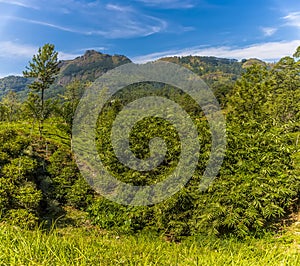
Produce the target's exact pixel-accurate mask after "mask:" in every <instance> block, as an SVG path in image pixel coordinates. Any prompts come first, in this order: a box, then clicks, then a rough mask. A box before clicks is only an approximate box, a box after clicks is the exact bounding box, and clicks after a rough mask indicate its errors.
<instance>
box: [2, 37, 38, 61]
mask: <svg viewBox="0 0 300 266" xmlns="http://www.w3.org/2000/svg"><path fill="white" fill-rule="evenodd" d="M37 50H38V48H37V47H35V46H32V45H27V44H18V43H15V42H11V41H2V42H0V58H1V57H3V58H8V57H10V58H14V57H18V58H20V57H21V58H30V57H31V56H32V55H33V54H35V53H36V52H37Z"/></svg>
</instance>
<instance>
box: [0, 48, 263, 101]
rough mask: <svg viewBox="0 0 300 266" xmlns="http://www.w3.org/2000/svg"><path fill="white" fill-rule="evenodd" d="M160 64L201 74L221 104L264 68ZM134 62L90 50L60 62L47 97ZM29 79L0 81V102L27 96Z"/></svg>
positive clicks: (179, 60) (227, 62)
mask: <svg viewBox="0 0 300 266" xmlns="http://www.w3.org/2000/svg"><path fill="white" fill-rule="evenodd" d="M159 60H163V61H168V62H172V63H175V64H179V65H182V66H184V67H187V68H189V69H190V70H192V71H193V72H195V73H196V74H198V75H199V76H200V77H201V78H202V79H203V80H204V81H205V82H206V83H207V84H208V85H209V86H210V87H211V88H212V90H213V91H214V92H215V94H216V97H217V98H218V99H219V100H220V101H222V99H223V98H224V96H225V95H226V94H227V93H228V92H229V91H230V90H231V89H232V86H233V84H234V82H235V80H237V79H238V78H239V77H240V75H241V74H242V73H243V71H245V69H246V68H247V67H249V66H250V65H252V64H254V63H259V64H265V63H264V62H263V61H260V60H258V59H249V60H242V61H241V62H239V61H238V60H235V59H226V58H217V57H212V56H184V57H176V56H175V57H165V58H161V59H159ZM130 62H131V60H130V59H129V58H128V57H126V56H124V55H109V54H103V53H100V52H97V51H94V50H88V51H86V52H85V54H84V55H82V56H79V57H76V58H75V59H73V60H62V61H60V62H59V67H60V73H59V75H58V77H57V80H56V82H55V84H54V85H53V86H52V88H50V89H49V90H47V92H46V96H47V97H55V96H56V95H57V94H58V93H62V91H63V90H64V87H65V86H66V85H67V84H68V83H70V82H72V81H74V80H80V81H84V82H85V81H91V82H93V81H94V80H96V79H97V78H98V77H99V76H101V75H102V74H103V73H105V72H107V71H109V70H111V69H113V68H115V67H118V66H120V65H123V64H126V63H130ZM30 82H31V80H30V79H27V78H24V77H19V76H9V77H5V78H2V79H0V99H1V98H2V97H3V96H4V95H5V94H6V93H7V92H8V91H9V90H13V91H16V92H17V93H18V95H19V97H20V98H21V99H25V98H26V95H27V94H28V88H27V85H28V84H29V83H30Z"/></svg>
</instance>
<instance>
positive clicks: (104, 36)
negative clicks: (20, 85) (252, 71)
mask: <svg viewBox="0 0 300 266" xmlns="http://www.w3.org/2000/svg"><path fill="white" fill-rule="evenodd" d="M45 43H52V44H54V45H55V48H56V50H57V51H59V59H61V60H66V59H73V58H75V57H77V56H80V55H82V54H84V52H85V51H86V50H91V49H93V50H96V51H99V52H102V53H108V54H121V55H126V56H127V57H129V58H130V59H131V60H132V61H133V62H136V63H144V62H147V61H151V60H155V59H157V58H160V57H164V56H175V55H176V56H185V55H200V56H217V57H226V58H235V59H238V60H241V59H243V58H253V57H255V58H259V59H262V60H266V61H271V62H273V61H276V60H278V59H279V58H280V57H283V56H288V55H292V54H293V53H294V52H295V50H296V48H297V47H298V46H299V45H300V1H299V0H248V1H246V0H198V1H196V0H173V1H172V0H132V1H122V0H85V1H84V0H47V1H46V0H0V77H4V76H7V75H12V74H14V75H21V74H22V71H23V70H25V67H26V65H28V62H29V61H30V60H31V58H32V56H33V55H34V54H36V53H37V51H38V48H39V47H41V46H43V45H44V44H45Z"/></svg>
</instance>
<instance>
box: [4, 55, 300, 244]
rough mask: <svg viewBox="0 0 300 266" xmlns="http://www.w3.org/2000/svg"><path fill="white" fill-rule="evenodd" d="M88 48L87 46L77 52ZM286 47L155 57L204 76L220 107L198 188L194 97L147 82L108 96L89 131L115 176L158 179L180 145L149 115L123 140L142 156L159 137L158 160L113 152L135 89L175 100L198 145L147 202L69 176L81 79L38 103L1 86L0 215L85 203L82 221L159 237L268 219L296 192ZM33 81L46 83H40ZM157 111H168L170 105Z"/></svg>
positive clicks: (59, 210) (298, 103)
mask: <svg viewBox="0 0 300 266" xmlns="http://www.w3.org/2000/svg"><path fill="white" fill-rule="evenodd" d="M41 51H42V50H40V52H41ZM52 52H54V51H52ZM89 56H92V57H89ZM98 56H99V55H96V54H95V53H91V52H89V53H87V54H86V55H85V59H86V60H87V61H89V60H91V58H95V57H98ZM294 56H295V57H294V58H293V57H285V58H282V59H281V60H280V61H279V62H278V63H276V64H274V65H273V66H270V65H267V64H263V63H261V61H257V60H252V61H251V62H248V63H247V61H243V62H237V61H235V60H227V59H217V58H197V57H196V58H195V57H185V58H173V59H172V58H171V59H167V60H168V61H174V60H175V61H176V63H179V64H183V65H184V66H187V67H189V68H190V69H192V70H193V71H195V72H197V73H198V74H201V75H202V76H203V77H206V79H207V80H210V81H213V82H211V83H210V84H211V86H212V88H213V89H214V91H215V93H216V95H217V97H218V98H219V99H220V100H221V101H222V102H221V103H222V106H223V107H224V115H225V116H226V123H227V125H226V127H227V128H226V130H227V142H228V144H227V150H226V156H225V160H224V163H223V165H222V168H221V170H220V173H219V175H218V176H217V178H216V179H215V180H214V182H213V183H212V184H211V186H210V187H209V189H208V190H206V191H200V190H199V184H200V183H201V179H202V175H203V172H204V170H205V167H206V163H207V160H208V158H209V156H210V149H211V133H210V129H209V126H208V122H207V120H206V118H205V116H204V114H203V112H202V110H201V109H200V108H199V107H198V106H197V104H196V103H195V101H194V100H193V99H192V98H191V97H189V96H188V95H186V94H185V93H183V91H181V90H180V89H178V88H174V87H171V86H169V85H165V84H160V83H150V82H148V83H147V82H145V83H139V84H133V85H131V86H129V87H127V88H124V89H123V90H121V91H120V92H119V93H117V94H116V95H114V96H113V98H112V99H111V100H110V101H109V102H108V103H107V104H106V105H105V107H104V108H103V110H102V112H101V114H100V115H99V119H98V123H97V138H96V141H97V148H98V152H99V156H100V158H101V159H102V161H103V163H104V165H105V167H106V168H107V169H108V170H109V171H110V172H111V173H112V174H113V175H115V176H116V177H117V178H119V179H120V180H122V181H123V182H127V183H130V184H134V185H149V184H154V183H156V182H159V181H161V180H163V179H165V178H166V177H168V175H169V173H170V172H172V171H173V170H174V168H175V167H176V165H177V163H178V160H179V156H180V152H181V143H180V138H179V136H178V133H177V132H176V128H175V127H174V126H173V125H172V124H171V123H170V122H168V121H165V120H163V119H161V118H155V117H149V118H145V119H142V120H141V121H139V122H138V123H137V124H136V125H135V126H134V127H133V128H132V131H131V134H130V139H129V142H130V149H131V150H132V152H133V153H134V155H135V156H136V157H137V158H139V159H144V158H147V157H149V154H150V149H149V142H150V141H151V139H153V138H154V137H161V138H163V139H164V141H165V143H166V146H167V153H166V156H165V158H164V160H163V161H162V163H161V164H160V165H159V166H158V167H156V168H154V169H153V170H151V171H148V172H147V171H144V172H139V171H136V170H133V169H130V168H129V167H126V166H124V165H123V164H122V163H120V162H119V160H118V158H117V157H116V155H115V153H114V150H113V147H112V144H111V139H110V134H111V128H112V125H113V122H114V120H115V118H116V116H117V115H118V113H119V112H120V111H121V110H122V109H123V107H124V106H126V105H127V104H128V103H130V102H132V101H134V100H136V99H139V98H141V97H145V96H161V97H166V98H168V99H170V100H172V101H174V102H176V103H178V104H179V105H180V106H181V107H182V108H184V109H185V111H186V112H187V113H188V114H189V116H190V117H191V119H192V120H193V122H194V124H195V126H196V128H197V130H198V133H199V143H200V146H201V153H200V159H199V161H198V165H197V168H196V171H195V173H194V175H193V176H192V178H191V179H190V181H189V182H188V183H187V184H186V185H185V187H184V188H183V189H182V190H181V191H180V192H178V193H177V194H175V195H174V196H172V197H171V198H169V199H167V200H165V201H164V202H162V203H159V204H157V205H153V206H145V207H132V206H122V205H118V204H116V203H113V202H110V201H109V200H107V199H105V198H103V197H102V196H101V195H95V193H94V191H93V190H92V189H91V187H90V186H89V185H88V184H87V183H86V181H85V180H84V179H83V177H82V176H81V174H80V172H79V170H78V168H77V165H76V163H75V160H74V155H73V154H72V152H71V148H70V140H71V128H72V122H73V117H74V113H75V110H76V107H77V105H78V103H79V100H80V97H81V96H82V94H83V92H84V91H85V90H87V89H88V85H89V82H86V81H84V82H80V81H78V80H77V81H76V79H74V80H75V81H74V80H73V81H72V82H70V83H68V84H67V85H66V84H64V82H62V83H61V86H62V88H63V89H62V90H60V91H59V93H57V95H56V97H55V98H48V99H44V103H43V112H42V113H41V109H40V108H39V106H40V103H41V102H40V100H41V98H40V94H29V95H28V98H27V99H26V100H25V101H24V102H21V101H19V99H18V97H17V95H16V94H15V93H14V92H10V93H9V94H7V95H6V96H5V97H4V98H3V99H2V101H1V105H0V119H1V124H0V143H1V147H0V220H5V221H7V222H10V223H13V224H20V225H28V226H31V227H32V226H33V225H35V224H36V223H37V222H42V221H51V220H53V219H55V218H57V217H58V216H60V215H62V214H64V209H65V208H66V207H67V206H69V207H72V208H77V209H81V210H85V211H87V212H88V215H89V219H90V220H91V221H92V223H93V224H95V225H98V226H100V227H101V228H102V229H113V230H118V231H123V232H137V231H140V230H151V231H156V232H163V233H164V234H166V235H168V236H169V237H170V238H171V239H176V238H179V237H182V236H187V235H197V234H200V233H201V234H216V235H224V234H235V235H237V236H240V237H245V236H247V235H249V234H260V233H262V232H264V231H266V230H268V229H271V228H272V226H273V225H274V224H275V222H277V221H278V219H280V218H282V217H284V216H285V215H287V214H288V213H289V212H291V211H293V208H294V207H295V206H296V204H297V200H298V197H299V192H300V191H299V190H300V178H299V165H298V164H297V162H298V163H299V157H300V156H299V153H298V149H299V144H298V143H299V126H300V124H299V114H300V113H299V107H300V90H299V88H300V76H299V73H300V63H299V61H297V60H296V57H297V56H298V53H295V55H294ZM101 57H105V60H106V61H105V62H106V63H105V64H106V65H107V67H105V66H104V65H103V68H99V71H100V72H101V73H102V72H105V71H107V70H108V69H109V68H112V67H114V66H116V65H120V64H122V63H125V62H127V59H126V58H125V57H122V58H123V59H120V58H119V57H106V56H105V55H101ZM81 59H84V57H83V58H81ZM81 59H80V60H81ZM75 60H76V59H75ZM78 60H79V59H78ZM54 61H55V64H56V60H54ZM91 63H92V61H89V66H93V67H94V65H93V64H94V63H95V62H94V63H93V64H91ZM246 63H247V64H246ZM95 64H96V65H97V64H98V63H95ZM70 65H71V64H69V65H68V66H62V67H63V71H65V72H64V73H66V72H67V73H68V75H70V76H72V75H73V74H72V73H73V72H74V75H73V77H76V76H77V75H79V74H80V75H82V74H83V73H81V71H82V69H81V67H82V65H80V64H79V65H77V66H76V67H77V68H76V67H75V65H73V66H72V67H70ZM93 67H92V68H93ZM72 68H74V69H73V70H72ZM71 70H72V71H71ZM75 70H76V71H75ZM68 71H69V72H68ZM54 72H55V71H54ZM54 72H53V73H54ZM55 73H57V72H55ZM94 74H95V73H94V72H93V75H94ZM240 75H241V76H240ZM53 77H54V76H51V82H52V81H53ZM58 78H61V76H60V77H58ZM65 81H66V80H65ZM69 81H70V80H69ZM36 82H38V81H36ZM51 82H50V83H51ZM50 83H49V84H50ZM34 84H36V83H32V85H31V87H32V86H34ZM49 84H48V85H49ZM44 89H45V90H49V86H47V87H45V88H44ZM137 112H138V110H137ZM166 113H167V115H169V116H172V115H174V113H173V111H172V110H171V109H170V110H167V111H166ZM41 115H42V122H43V123H44V130H43V134H42V135H39V134H38V131H37V130H36V124H37V123H36V122H38V121H39V119H40V116H41ZM124 123H126V121H124Z"/></svg>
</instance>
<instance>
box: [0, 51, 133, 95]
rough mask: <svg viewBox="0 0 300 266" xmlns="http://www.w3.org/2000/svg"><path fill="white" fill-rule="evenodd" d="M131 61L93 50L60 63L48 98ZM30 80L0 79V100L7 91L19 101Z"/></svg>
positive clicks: (18, 78) (13, 77)
mask: <svg viewBox="0 0 300 266" xmlns="http://www.w3.org/2000/svg"><path fill="white" fill-rule="evenodd" d="M130 62H131V60H130V59H129V58H127V57H126V56H123V55H108V54H103V53H100V52H97V51H94V50H88V51H86V52H85V54H84V55H83V56H79V57H77V58H75V59H73V60H63V61H60V63H59V67H60V68H61V70H60V74H59V76H58V78H57V81H56V82H55V84H54V85H53V88H52V89H50V90H49V91H47V96H48V97H53V96H55V95H57V93H59V92H61V91H62V90H63V88H62V87H64V86H65V85H67V84H68V83H69V82H71V81H74V80H81V81H94V80H95V79H97V78H98V77H99V76H101V75H102V74H103V73H105V72H107V71H108V70H111V69H113V68H115V67H117V66H120V65H123V64H126V63H130ZM30 82H31V80H30V79H27V78H24V77H20V76H9V77H5V78H2V79H0V99H1V98H2V97H3V96H4V95H5V94H6V93H7V92H8V91H9V90H12V91H15V92H17V93H18V94H19V96H20V98H21V99H24V98H25V97H26V95H27V93H28V88H27V85H28V84H29V83H30Z"/></svg>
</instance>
